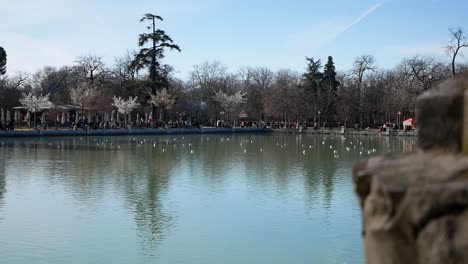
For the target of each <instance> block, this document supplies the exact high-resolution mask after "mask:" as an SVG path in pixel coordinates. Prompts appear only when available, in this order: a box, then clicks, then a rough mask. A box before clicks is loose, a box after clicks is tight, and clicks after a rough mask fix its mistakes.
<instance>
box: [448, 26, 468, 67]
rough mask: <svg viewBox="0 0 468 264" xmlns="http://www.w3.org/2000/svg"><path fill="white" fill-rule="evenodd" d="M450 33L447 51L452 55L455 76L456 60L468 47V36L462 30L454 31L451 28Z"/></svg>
mask: <svg viewBox="0 0 468 264" xmlns="http://www.w3.org/2000/svg"><path fill="white" fill-rule="evenodd" d="M449 31H450V37H451V39H450V44H449V45H448V46H447V47H446V48H447V51H448V52H449V53H450V54H451V55H452V75H453V76H455V74H456V70H455V59H456V58H457V55H458V54H459V53H460V49H461V48H466V47H468V41H467V39H466V34H465V33H464V32H463V30H462V29H461V28H457V29H452V28H449Z"/></svg>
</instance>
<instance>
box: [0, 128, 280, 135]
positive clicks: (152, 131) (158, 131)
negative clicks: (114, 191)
mask: <svg viewBox="0 0 468 264" xmlns="http://www.w3.org/2000/svg"><path fill="white" fill-rule="evenodd" d="M269 132H273V130H272V129H269V128H214V127H206V128H137V129H123V128H121V129H97V130H54V129H50V130H12V131H0V138H5V137H72V136H127V135H173V134H228V133H269Z"/></svg>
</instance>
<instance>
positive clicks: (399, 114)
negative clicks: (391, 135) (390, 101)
mask: <svg viewBox="0 0 468 264" xmlns="http://www.w3.org/2000/svg"><path fill="white" fill-rule="evenodd" d="M400 123H401V112H400V111H398V130H400Z"/></svg>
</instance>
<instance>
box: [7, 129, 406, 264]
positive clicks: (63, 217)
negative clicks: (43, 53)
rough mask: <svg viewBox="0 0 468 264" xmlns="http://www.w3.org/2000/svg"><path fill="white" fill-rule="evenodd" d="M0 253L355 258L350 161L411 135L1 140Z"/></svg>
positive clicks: (53, 258) (19, 256) (75, 259)
mask: <svg viewBox="0 0 468 264" xmlns="http://www.w3.org/2000/svg"><path fill="white" fill-rule="evenodd" d="M0 141H1V143H0V144H1V145H0V237H1V239H0V252H2V261H1V262H2V263H50V264H54V263H57V264H58V263H363V252H362V241H361V235H360V234H361V219H360V209H359V205H358V202H357V198H356V197H355V195H354V192H353V185H352V179H351V167H352V164H353V162H354V161H356V160H358V159H361V158H367V157H369V156H371V155H376V154H379V153H384V152H388V151H406V150H411V149H412V146H413V144H414V139H413V138H396V137H393V138H390V137H343V136H333V137H332V136H327V137H321V136H315V135H309V136H306V135H286V134H238V135H231V134H226V135H186V136H182V135H178V136H129V137H83V138H28V139H0Z"/></svg>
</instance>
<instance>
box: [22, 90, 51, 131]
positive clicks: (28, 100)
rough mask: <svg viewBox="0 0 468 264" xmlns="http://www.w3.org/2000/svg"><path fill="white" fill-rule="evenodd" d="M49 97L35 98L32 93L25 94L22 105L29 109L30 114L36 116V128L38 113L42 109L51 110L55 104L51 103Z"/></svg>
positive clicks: (40, 96)
mask: <svg viewBox="0 0 468 264" xmlns="http://www.w3.org/2000/svg"><path fill="white" fill-rule="evenodd" d="M49 95H50V94H46V95H44V96H43V95H39V96H35V95H33V94H32V93H28V94H23V98H21V99H20V100H19V101H20V104H21V105H23V106H25V107H26V108H28V110H29V112H31V113H33V114H34V127H36V113H37V112H38V111H40V110H42V109H49V108H50V107H51V106H52V105H53V104H52V103H51V102H50V101H49Z"/></svg>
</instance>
